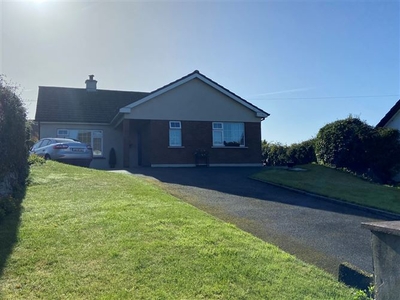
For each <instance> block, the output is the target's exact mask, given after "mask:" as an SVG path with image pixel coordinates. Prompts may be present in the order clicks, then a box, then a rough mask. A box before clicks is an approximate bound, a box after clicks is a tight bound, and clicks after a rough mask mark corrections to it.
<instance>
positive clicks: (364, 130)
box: [315, 116, 373, 171]
mask: <svg viewBox="0 0 400 300" xmlns="http://www.w3.org/2000/svg"><path fill="white" fill-rule="evenodd" d="M372 131H373V128H372V127H371V126H369V125H367V124H366V123H364V122H362V121H361V120H360V119H358V118H353V117H351V116H350V117H348V118H347V119H344V120H338V121H335V122H332V123H329V124H327V125H325V126H324V127H322V128H321V129H320V130H319V132H318V135H317V138H316V143H315V154H316V157H317V162H318V163H319V164H327V165H330V166H334V167H337V168H349V169H350V170H354V171H359V170H363V169H365V168H366V166H367V164H368V162H367V149H366V148H365V146H366V145H368V144H370V143H371V141H370V139H371V133H372Z"/></svg>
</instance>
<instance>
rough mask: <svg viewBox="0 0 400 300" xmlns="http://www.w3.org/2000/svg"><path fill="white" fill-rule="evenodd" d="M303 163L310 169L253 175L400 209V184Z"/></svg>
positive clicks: (273, 170) (271, 170)
mask: <svg viewBox="0 0 400 300" xmlns="http://www.w3.org/2000/svg"><path fill="white" fill-rule="evenodd" d="M299 167H300V168H303V169H305V170H306V171H292V170H290V169H286V168H275V167H266V168H264V169H263V171H262V172H260V173H257V174H254V175H253V176H252V177H253V178H255V179H258V180H262V181H265V182H271V183H275V184H279V185H283V186H288V187H291V188H295V189H299V190H302V191H307V192H311V193H315V194H318V195H322V196H327V197H331V198H335V199H340V200H343V201H347V202H352V203H356V204H360V205H362V206H367V207H373V208H378V209H381V210H385V211H389V212H394V213H400V188H399V187H391V186H386V185H379V184H375V183H371V182H369V181H366V180H364V179H361V178H359V177H356V176H355V175H352V174H350V173H347V172H344V171H341V170H336V169H332V168H329V167H324V166H320V165H314V164H312V165H304V166H299Z"/></svg>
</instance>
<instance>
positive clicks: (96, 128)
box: [35, 71, 269, 169]
mask: <svg viewBox="0 0 400 300" xmlns="http://www.w3.org/2000/svg"><path fill="white" fill-rule="evenodd" d="M96 85H97V81H96V80H94V79H93V75H90V77H89V79H88V80H86V88H82V89H79V88H64V87H44V86H40V87H39V94H38V102H37V110H36V117H35V121H37V122H38V125H39V135H40V138H45V137H70V138H75V139H78V140H80V141H82V142H85V143H88V144H91V145H92V148H93V152H94V159H93V161H92V164H91V167H93V168H97V169H108V168H109V162H108V160H109V153H110V150H111V148H114V149H115V151H116V154H117V165H116V167H117V168H129V167H136V166H152V167H186V166H187V167H189V166H199V165H207V166H259V165H261V121H263V120H264V119H265V118H266V117H268V116H269V114H268V113H267V112H265V111H263V110H261V109H260V108H258V107H256V106H254V105H253V104H251V103H249V102H248V101H246V100H244V99H243V98H241V97H239V96H238V95H236V94H234V93H232V92H231V91H229V90H228V89H226V88H224V87H222V86H221V85H219V84H218V83H216V82H215V81H213V80H211V79H210V78H208V77H206V76H204V75H203V74H201V73H200V72H199V71H194V72H193V73H190V74H188V75H186V76H184V77H182V78H180V79H178V80H176V81H174V82H172V83H170V84H168V85H165V86H163V87H161V88H159V89H157V90H155V91H153V92H151V93H144V92H125V91H111V90H100V89H97V87H96Z"/></svg>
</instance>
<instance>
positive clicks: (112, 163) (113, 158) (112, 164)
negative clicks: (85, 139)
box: [108, 148, 117, 168]
mask: <svg viewBox="0 0 400 300" xmlns="http://www.w3.org/2000/svg"><path fill="white" fill-rule="evenodd" d="M108 164H109V165H110V168H115V165H116V164H117V155H116V153H115V149H114V148H111V150H110V155H109V157H108Z"/></svg>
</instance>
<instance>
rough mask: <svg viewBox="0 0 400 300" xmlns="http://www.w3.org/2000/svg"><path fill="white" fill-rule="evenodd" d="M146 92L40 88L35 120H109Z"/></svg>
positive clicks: (106, 121) (100, 121)
mask: <svg viewBox="0 0 400 300" xmlns="http://www.w3.org/2000/svg"><path fill="white" fill-rule="evenodd" d="M148 94H149V93H143V92H124V91H112V90H97V91H95V92H88V91H86V89H84V88H83V89H78V88H64V87H46V86H40V87H39V94H38V102H37V108H36V116H35V120H36V121H47V122H83V123H110V122H111V121H112V119H113V118H114V117H115V115H116V114H117V113H118V111H119V109H120V108H121V107H124V106H126V105H128V104H131V103H133V102H135V101H138V100H139V99H141V98H143V97H145V96H147V95H148Z"/></svg>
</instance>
